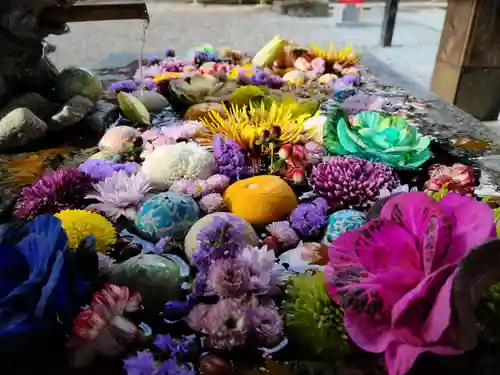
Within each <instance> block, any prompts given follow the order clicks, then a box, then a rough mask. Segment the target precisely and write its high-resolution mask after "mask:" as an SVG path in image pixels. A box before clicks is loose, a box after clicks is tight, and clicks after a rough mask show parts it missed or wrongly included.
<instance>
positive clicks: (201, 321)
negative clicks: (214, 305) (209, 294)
mask: <svg viewBox="0 0 500 375" xmlns="http://www.w3.org/2000/svg"><path fill="white" fill-rule="evenodd" d="M210 307H211V305H207V304H205V303H200V304H198V305H196V306H194V307H193V308H192V309H191V311H190V312H189V314H188V316H187V318H186V324H187V325H188V327H189V328H191V329H192V330H194V331H197V332H201V333H206V332H207V323H206V319H207V315H208V311H209V310H210Z"/></svg>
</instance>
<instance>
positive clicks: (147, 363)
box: [123, 350, 156, 375]
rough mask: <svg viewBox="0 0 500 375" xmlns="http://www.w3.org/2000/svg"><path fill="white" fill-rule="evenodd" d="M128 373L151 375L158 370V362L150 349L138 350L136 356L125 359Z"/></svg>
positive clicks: (125, 368) (130, 374)
mask: <svg viewBox="0 0 500 375" xmlns="http://www.w3.org/2000/svg"><path fill="white" fill-rule="evenodd" d="M123 369H124V370H125V371H126V372H127V375H151V374H154V373H155V372H156V362H155V358H154V356H153V354H152V353H151V352H150V351H147V350H145V351H138V352H137V354H136V355H135V356H132V357H129V358H127V359H126V360H125V361H123Z"/></svg>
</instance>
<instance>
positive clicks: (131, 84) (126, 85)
mask: <svg viewBox="0 0 500 375" xmlns="http://www.w3.org/2000/svg"><path fill="white" fill-rule="evenodd" d="M138 88H139V86H138V85H137V83H135V81H134V80H132V79H125V80H123V81H118V82H113V83H112V84H111V85H109V87H108V91H109V92H114V93H118V92H120V91H125V92H128V93H131V92H133V91H136V90H137V89H138Z"/></svg>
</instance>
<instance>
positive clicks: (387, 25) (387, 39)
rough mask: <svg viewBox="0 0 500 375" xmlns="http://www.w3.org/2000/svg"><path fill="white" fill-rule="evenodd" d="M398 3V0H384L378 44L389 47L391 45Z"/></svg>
mask: <svg viewBox="0 0 500 375" xmlns="http://www.w3.org/2000/svg"><path fill="white" fill-rule="evenodd" d="M398 5H399V0H386V1H385V9H384V20H383V21H382V33H381V35H380V44H381V45H382V47H390V46H391V45H392V37H393V35H394V26H396V14H397V13H398Z"/></svg>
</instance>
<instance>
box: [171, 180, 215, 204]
mask: <svg viewBox="0 0 500 375" xmlns="http://www.w3.org/2000/svg"><path fill="white" fill-rule="evenodd" d="M169 190H172V191H175V192H177V193H181V194H184V195H189V196H190V197H192V198H195V199H196V198H200V197H202V196H204V195H207V194H209V193H210V192H211V190H210V188H209V186H208V183H207V181H206V180H189V179H186V178H183V179H180V180H176V181H174V182H173V183H172V185H170V189H169Z"/></svg>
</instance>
